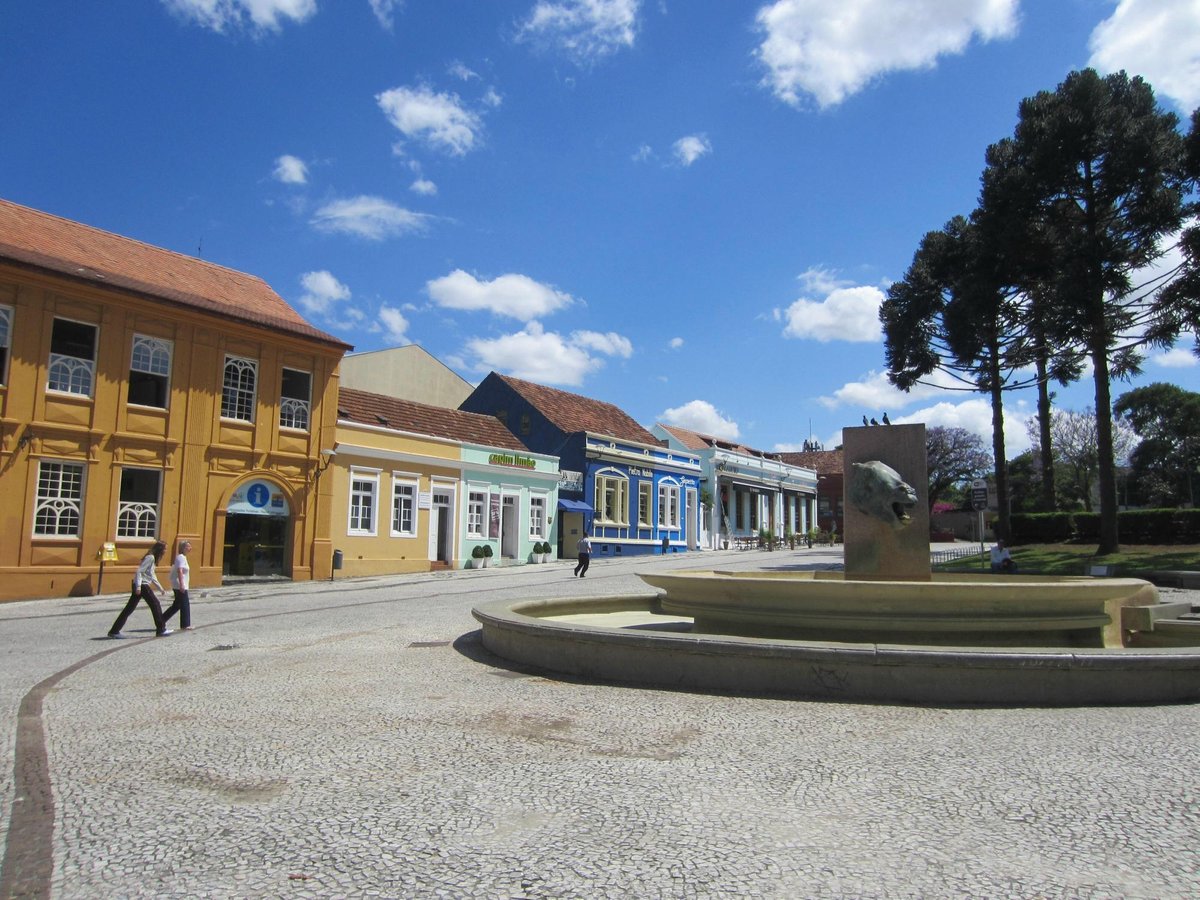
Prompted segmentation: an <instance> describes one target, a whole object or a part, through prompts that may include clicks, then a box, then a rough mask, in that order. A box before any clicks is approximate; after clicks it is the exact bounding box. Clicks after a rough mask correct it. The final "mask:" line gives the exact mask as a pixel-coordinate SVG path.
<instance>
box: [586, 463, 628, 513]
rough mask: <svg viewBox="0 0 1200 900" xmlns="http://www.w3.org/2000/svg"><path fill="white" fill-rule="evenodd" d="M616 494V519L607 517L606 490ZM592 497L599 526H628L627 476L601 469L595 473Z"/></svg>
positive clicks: (612, 470)
mask: <svg viewBox="0 0 1200 900" xmlns="http://www.w3.org/2000/svg"><path fill="white" fill-rule="evenodd" d="M610 486H611V487H612V489H613V491H614V493H615V494H616V504H615V505H616V507H617V509H616V513H617V518H609V516H608V511H609V510H608V488H609V487H610ZM594 497H595V499H596V504H595V506H596V523H597V524H600V525H628V524H629V476H628V475H626V474H625V473H624V472H622V471H620V470H619V469H601V470H600V471H599V472H597V473H596V480H595V490H594Z"/></svg>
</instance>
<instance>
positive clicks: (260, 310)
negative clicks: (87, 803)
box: [0, 201, 349, 599]
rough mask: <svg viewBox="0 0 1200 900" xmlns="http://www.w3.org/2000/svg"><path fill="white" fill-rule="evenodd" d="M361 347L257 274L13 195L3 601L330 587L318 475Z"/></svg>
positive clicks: (2, 413)
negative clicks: (132, 590)
mask: <svg viewBox="0 0 1200 900" xmlns="http://www.w3.org/2000/svg"><path fill="white" fill-rule="evenodd" d="M347 349H349V348H348V345H346V344H344V343H343V342H341V341H339V340H337V339H336V338H334V337H332V336H330V335H328V334H325V333H323V332H321V331H318V330H317V329H315V328H313V327H312V326H311V325H309V324H308V323H307V322H305V321H304V320H303V319H302V318H301V317H300V315H299V314H298V313H297V312H296V311H295V310H293V309H292V308H291V307H290V306H288V304H287V303H286V302H285V301H284V300H283V299H282V298H281V297H279V295H277V294H276V293H275V292H274V291H272V290H271V289H270V287H268V286H267V285H266V283H265V282H263V281H261V280H260V279H258V278H255V277H253V276H250V275H247V274H245V273H242V272H237V271H234V270H232V269H226V268H223V267H221V266H217V265H214V264H212V263H208V262H204V261H202V260H198V259H194V258H191V257H187V256H183V255H180V254H177V253H173V252H171V251H168V250H163V249H160V248H157V247H151V246H148V245H146V244H142V243H140V242H138V241H134V240H130V239H128V238H124V237H120V236H118V235H114V234H111V233H108V232H104V231H101V230H98V229H94V228H90V227H88V226H86V225H82V224H80V223H77V222H72V221H69V220H66V219H61V218H58V217H55V216H51V215H47V214H45V213H42V212H38V211H36V210H32V209H29V208H27V207H22V206H19V205H17V204H13V203H9V202H7V201H0V492H3V494H4V495H5V496H7V497H10V498H12V502H10V503H7V504H5V507H4V510H3V512H0V530H2V532H3V534H4V535H5V539H4V540H3V541H2V542H0V599H14V598H20V597H40V596H61V595H86V594H93V593H97V592H99V591H100V590H101V589H106V590H117V589H120V588H122V587H124V586H127V585H128V583H129V576H130V575H131V574H132V572H133V571H134V569H135V568H136V566H137V563H138V561H139V560H140V559H141V557H142V556H143V555H144V554H145V552H146V550H147V549H148V548H149V546H150V545H151V544H152V543H153V542H154V541H155V540H162V541H164V542H166V543H167V544H168V546H171V547H174V546H176V545H177V544H178V542H180V541H182V540H189V541H191V543H192V553H191V566H192V583H193V584H194V585H196V586H198V587H201V586H206V585H215V584H219V583H221V581H222V579H223V578H224V577H227V576H238V575H244V576H249V577H253V576H256V575H257V576H267V575H274V576H284V577H289V578H295V579H307V578H311V577H314V576H315V577H321V575H322V574H328V572H329V565H330V557H331V547H330V545H329V531H328V520H327V519H326V520H324V522H322V520H321V519H319V518H318V516H317V512H316V511H317V507H318V503H317V490H318V478H317V472H318V471H319V469H320V463H321V460H322V458H323V457H322V450H325V449H328V448H329V447H330V446H331V445H332V443H333V437H334V424H335V398H336V390H337V368H338V363H339V362H340V360H341V357H342V355H343V353H344V352H345V351H346V350H347Z"/></svg>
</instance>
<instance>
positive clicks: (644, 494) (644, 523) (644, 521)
mask: <svg viewBox="0 0 1200 900" xmlns="http://www.w3.org/2000/svg"><path fill="white" fill-rule="evenodd" d="M643 498H645V501H646V504H645V510H646V515H645V517H644V518H643V516H642V499H643ZM653 519H654V483H653V482H650V481H639V482H638V525H640V526H641V527H643V528H653V527H654V521H653Z"/></svg>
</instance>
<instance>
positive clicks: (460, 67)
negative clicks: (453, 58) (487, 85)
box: [446, 62, 479, 81]
mask: <svg viewBox="0 0 1200 900" xmlns="http://www.w3.org/2000/svg"><path fill="white" fill-rule="evenodd" d="M446 71H447V72H448V73H449V74H450V75H452V76H453V77H455V78H457V79H458V80H459V81H470V80H471V79H473V78H478V77H479V75H478V74H477V73H476V72H475V71H474V70H473V69H471V68H468V67H467V66H466V65H464V64H463V63H461V62H452V63H451V64H450V68H449V69H447V70H446Z"/></svg>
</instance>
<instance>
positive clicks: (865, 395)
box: [818, 371, 962, 425]
mask: <svg viewBox="0 0 1200 900" xmlns="http://www.w3.org/2000/svg"><path fill="white" fill-rule="evenodd" d="M924 381H926V382H928V383H927V384H917V385H914V386H913V388H912V390H910V391H908V392H907V393H905V392H904V391H902V390H900V389H899V388H898V387H896V386H895V385H893V384H892V383H891V382H890V381H888V377H887V373H886V372H868V373H867V374H866V376H864V377H863V378H862V380H860V381H850V382H847V383H846V384H844V385H842V386H841V387H840V388H838V389H837V390H836V391H834V392H833V394H832V395H829V396H825V397H820V398H818V402H819V403H820V404H821V405H822V406H824V407H826V408H827V409H840V408H841V407H850V410H851V414H850V416H849V418H851V419H852V420H853V421H851V423H850V424H851V425H858V424H860V422H859V415H861V414H863V413H865V414H866V415H867V416H868V417H871V416H876V413H877V412H878V413H879V415H882V413H883V411H884V410H888V409H891V410H896V409H903V408H904V407H906V406H908V405H909V404H912V403H916V402H919V401H921V400H926V399H929V398H930V397H937V396H944V395H945V392H946V391H947V390H948V389H950V388H952V387H961V386H962V383H961V382H958V381H956V380H955V379H954V378H953V376H950V375H947V374H946V373H945V372H942V371H936V372H931V373H930V374H929V376H928V377H927V378H925V379H924ZM876 417H877V418H878V416H876ZM889 418H891V419H893V420H895V418H896V417H895V416H889Z"/></svg>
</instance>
